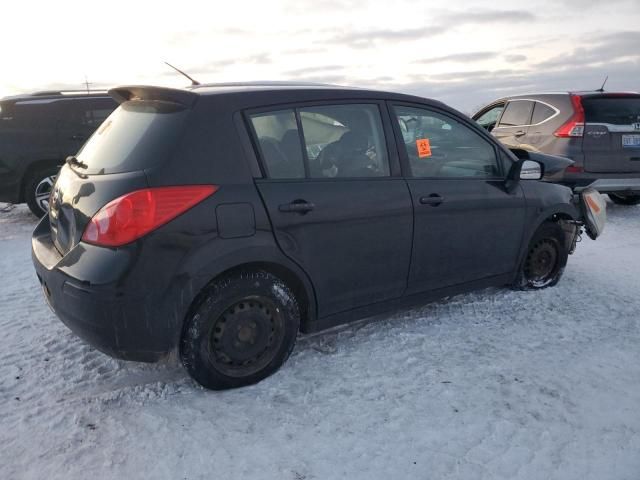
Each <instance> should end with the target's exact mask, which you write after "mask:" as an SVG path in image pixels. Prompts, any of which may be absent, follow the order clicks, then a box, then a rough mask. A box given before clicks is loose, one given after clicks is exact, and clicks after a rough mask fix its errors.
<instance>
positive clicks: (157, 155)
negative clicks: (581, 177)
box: [32, 84, 604, 389]
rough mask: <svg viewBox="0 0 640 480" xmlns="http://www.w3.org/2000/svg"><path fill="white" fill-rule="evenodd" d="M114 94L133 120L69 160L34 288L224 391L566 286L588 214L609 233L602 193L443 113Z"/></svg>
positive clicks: (310, 89) (306, 94)
mask: <svg viewBox="0 0 640 480" xmlns="http://www.w3.org/2000/svg"><path fill="white" fill-rule="evenodd" d="M111 94H112V95H113V96H114V97H115V98H116V99H117V100H118V101H119V102H121V105H120V107H119V108H118V109H117V110H116V111H115V112H114V113H113V114H112V115H111V116H110V117H109V118H108V119H107V120H106V121H105V122H104V123H103V124H102V125H101V126H100V128H99V129H98V130H97V131H96V133H95V134H94V135H93V136H92V137H91V138H90V139H89V141H88V142H87V143H86V144H85V145H84V147H83V148H82V150H81V151H80V152H79V153H78V155H77V157H70V158H69V159H67V165H65V166H64V167H63V168H62V170H61V172H60V175H59V177H58V179H57V182H56V185H55V188H54V191H53V194H52V200H51V209H50V212H49V215H48V216H47V217H45V218H43V219H42V220H41V222H40V223H39V225H38V226H37V228H36V230H35V232H34V234H33V241H32V253H33V262H34V265H35V268H36V271H37V275H38V278H39V279H40V282H41V284H42V287H43V291H44V294H45V296H46V299H47V302H48V303H49V305H50V306H51V307H52V309H53V310H54V311H55V313H56V314H57V315H58V316H59V317H60V319H61V320H62V321H63V322H64V323H65V324H66V325H67V326H69V328H71V329H72V330H73V331H74V332H76V333H77V334H78V335H79V336H81V337H83V338H84V339H86V340H87V341H88V342H89V343H91V344H93V345H95V346H96V347H97V348H99V349H100V350H102V351H104V352H106V353H108V354H110V355H112V356H114V357H118V358H123V359H129V360H138V361H154V360H157V359H159V358H160V357H162V356H164V355H166V354H167V353H169V352H172V351H176V350H177V351H179V354H180V357H181V359H182V362H183V364H184V366H185V367H186V369H187V370H188V372H189V373H190V375H191V376H192V377H193V378H194V379H195V380H196V381H198V382H199V383H200V384H202V385H204V386H205V387H208V388H213V389H220V388H229V387H237V386H242V385H247V384H250V383H254V382H257V381H259V380H260V379H262V378H264V377H266V376H268V375H270V374H272V373H273V372H275V371H276V370H277V369H278V368H279V367H280V365H281V364H282V363H283V362H284V361H285V360H286V359H287V357H288V356H289V354H290V353H291V351H292V349H293V345H294V342H295V339H296V335H297V333H298V331H300V330H301V331H302V332H313V331H318V330H321V329H325V328H327V327H330V326H333V325H337V324H341V323H344V322H348V321H351V320H354V319H358V318H362V317H365V316H369V315H372V314H374V313H379V312H381V311H384V310H389V309H393V308H398V307H399V306H405V305H409V304H413V303H416V302H424V301H427V300H432V299H435V298H439V297H443V296H446V295H451V294H455V293H459V292H464V291H469V290H472V289H478V288H483V287H488V286H493V285H507V284H510V285H515V286H517V287H520V288H541V287H546V286H549V285H553V284H555V283H556V282H557V281H558V279H559V278H560V275H561V274H562V271H563V269H564V267H565V264H566V262H567V256H568V254H569V253H571V252H572V251H573V249H574V247H575V243H576V239H577V237H578V235H579V233H580V231H581V225H582V224H583V222H584V221H585V219H586V218H585V216H584V214H586V213H588V214H589V215H591V216H590V217H589V218H590V219H595V221H593V222H588V223H587V225H586V226H587V231H588V233H589V234H590V235H592V236H596V235H597V234H598V231H597V230H598V229H599V228H601V223H598V222H599V221H600V222H601V220H602V216H603V215H604V204H603V202H602V200H601V198H600V197H599V196H598V194H597V192H591V194H590V195H591V196H587V195H586V194H585V196H583V197H582V198H583V199H584V198H586V199H587V201H586V202H582V203H579V202H578V201H577V199H576V197H575V196H574V195H573V194H572V192H571V190H570V189H569V188H567V187H564V186H561V185H555V184H549V183H543V182H538V181H535V179H539V178H540V177H541V174H542V171H543V170H544V168H545V165H544V164H541V163H538V162H535V161H532V160H531V159H526V158H525V159H519V158H517V157H516V156H514V155H513V154H512V153H511V152H510V151H509V150H507V149H506V148H505V147H504V146H502V145H501V144H500V143H499V142H497V141H496V140H495V139H494V138H493V137H491V135H489V134H488V133H487V132H486V131H484V130H483V129H482V128H480V127H479V126H478V125H477V124H475V123H474V122H472V121H471V120H470V119H468V118H467V117H465V116H464V115H462V114H460V113H458V112H456V111H454V110H452V109H451V108H448V107H446V106H445V105H443V104H442V103H439V102H437V101H432V100H427V99H424V98H419V97H414V96H408V95H401V94H394V93H385V92H377V91H370V90H363V89H350V88H344V87H331V86H318V85H304V84H264V85H261V84H249V85H245V84H229V85H216V86H197V87H191V88H188V89H184V90H180V89H167V88H155V87H121V88H116V89H114V90H111ZM537 158H538V159H539V160H542V162H543V163H544V161H545V158H544V157H537ZM550 164H553V162H550ZM598 225H599V227H598Z"/></svg>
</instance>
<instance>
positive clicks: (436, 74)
mask: <svg viewBox="0 0 640 480" xmlns="http://www.w3.org/2000/svg"><path fill="white" fill-rule="evenodd" d="M447 3H448V4H449V5H448V6H446V7H444V5H447ZM0 15H1V18H2V22H0V45H2V48H1V50H0V51H1V52H2V54H1V55H0V96H4V95H11V94H15V93H21V92H28V91H34V90H39V89H40V90H41V89H49V88H80V87H82V83H83V82H84V81H85V75H86V76H87V78H88V79H89V82H91V83H92V84H93V87H104V86H110V85H117V84H134V83H135V84H138V83H142V84H159V85H167V86H182V85H185V79H184V78H183V77H180V76H178V75H177V74H176V73H175V72H173V71H171V70H170V69H169V68H168V67H166V66H165V65H164V64H163V63H162V62H163V61H164V60H166V61H168V62H170V63H173V64H175V65H177V66H179V67H180V68H182V69H183V70H186V71H187V72H188V73H190V74H191V75H192V76H194V77H195V78H197V79H198V80H199V81H200V82H203V83H204V82H220V81H239V80H290V79H296V80H310V81H319V82H330V83H339V84H346V85H355V86H367V87H377V88H382V89H388V90H394V91H401V92H409V93H417V94H419V95H422V96H427V97H432V98H437V99H439V100H442V101H445V102H446V103H448V104H450V105H452V106H454V107H456V108H459V109H462V110H463V111H465V112H470V111H471V110H473V109H474V108H475V107H477V106H479V105H481V104H482V103H484V102H487V101H490V100H493V99H494V98H497V97H499V96H502V95H506V94H510V93H514V92H523V91H536V90H567V89H596V88H599V87H600V84H601V83H602V81H603V79H604V77H605V75H609V82H608V84H607V85H608V89H610V90H621V89H623V90H640V27H639V26H640V0H598V1H595V0H526V1H523V0H511V1H509V2H500V1H493V2H486V1H476V0H458V1H456V2H454V1H450V2H442V1H439V2H430V1H427V0H419V1H409V0H396V1H390V0H384V1H378V0H370V1H368V2H357V1H351V0H315V1H302V0H298V1H290V0H286V1H278V0H263V1H246V0H240V1H225V2H219V1H215V0H209V1H207V2H197V1H192V0H190V1H188V2H187V1H184V2H176V1H171V2H166V3H163V2H161V1H155V2H138V1H135V0H130V1H126V2H123V1H119V0H112V1H109V2H104V1H101V2H96V1H92V0H84V1H77V2H76V1H64V0H62V1H57V2H51V1H47V2H40V3H38V2H33V1H29V0H21V1H17V0H8V1H4V2H3V3H2V6H1V7H0Z"/></svg>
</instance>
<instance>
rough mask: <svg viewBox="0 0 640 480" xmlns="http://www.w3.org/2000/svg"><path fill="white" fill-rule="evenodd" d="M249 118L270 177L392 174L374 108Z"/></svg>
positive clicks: (330, 107) (298, 110) (325, 109)
mask: <svg viewBox="0 0 640 480" xmlns="http://www.w3.org/2000/svg"><path fill="white" fill-rule="evenodd" d="M249 119H250V121H251V126H252V127H253V132H254V135H255V137H256V140H257V142H256V143H257V145H258V147H259V150H260V152H259V153H260V158H261V159H262V162H263V166H264V168H265V170H266V173H267V176H268V177H269V178H274V179H287V178H361V177H382V176H389V175H390V174H389V157H388V154H387V147H386V140H385V136H384V132H383V128H382V120H381V117H380V110H379V109H378V106H377V105H374V104H341V105H322V106H309V107H299V108H292V109H286V110H277V111H272V112H262V113H257V114H250V115H249ZM299 126H300V127H301V128H299Z"/></svg>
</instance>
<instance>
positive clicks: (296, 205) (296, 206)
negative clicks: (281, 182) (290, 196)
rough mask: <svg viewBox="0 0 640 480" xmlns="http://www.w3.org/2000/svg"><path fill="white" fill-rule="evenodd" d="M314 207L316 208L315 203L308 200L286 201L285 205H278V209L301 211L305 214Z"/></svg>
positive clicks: (282, 210)
mask: <svg viewBox="0 0 640 480" xmlns="http://www.w3.org/2000/svg"><path fill="white" fill-rule="evenodd" d="M314 208H316V206H315V205H314V204H313V203H310V202H307V201H305V200H294V201H293V202H291V203H285V204H284V205H280V206H278V210H279V211H281V212H285V213H289V212H295V213H301V214H303V215H304V214H305V213H309V212H310V211H311V210H313V209H314Z"/></svg>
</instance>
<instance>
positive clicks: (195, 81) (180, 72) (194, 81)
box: [164, 62, 200, 85]
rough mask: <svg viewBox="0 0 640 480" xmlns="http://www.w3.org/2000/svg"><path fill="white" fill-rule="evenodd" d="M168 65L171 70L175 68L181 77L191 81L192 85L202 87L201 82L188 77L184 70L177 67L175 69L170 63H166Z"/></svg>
mask: <svg viewBox="0 0 640 480" xmlns="http://www.w3.org/2000/svg"><path fill="white" fill-rule="evenodd" d="M164 63H166V64H167V65H169V66H170V67H171V68H173V69H174V70H175V71H176V72H178V73H179V74H181V75H184V76H185V77H187V78H188V79H189V80H191V85H200V82H199V81H197V80H194V79H193V78H191V77H190V76H189V75H187V74H186V73H184V72H183V71H182V70H180V69H179V68H177V67H174V66H173V65H171V64H170V63H169V62H164Z"/></svg>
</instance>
